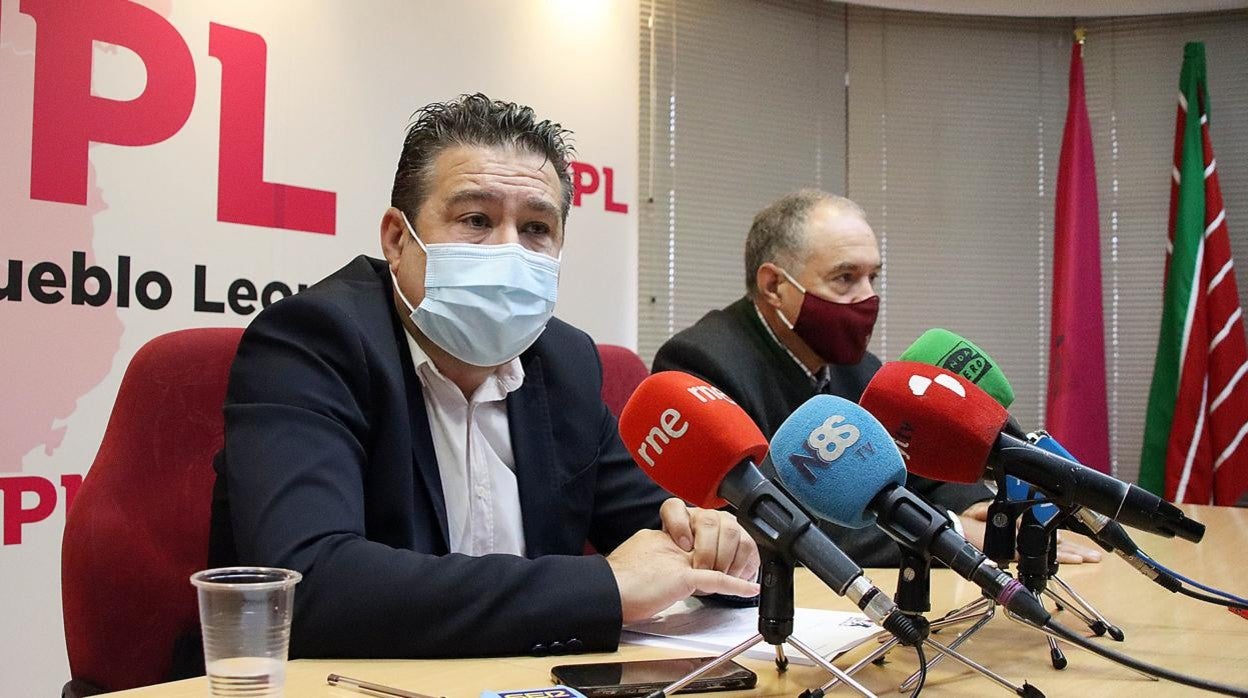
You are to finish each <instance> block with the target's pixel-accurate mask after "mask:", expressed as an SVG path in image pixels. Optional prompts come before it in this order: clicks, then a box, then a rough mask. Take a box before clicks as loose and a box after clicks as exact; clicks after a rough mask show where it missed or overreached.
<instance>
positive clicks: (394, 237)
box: [381, 206, 407, 274]
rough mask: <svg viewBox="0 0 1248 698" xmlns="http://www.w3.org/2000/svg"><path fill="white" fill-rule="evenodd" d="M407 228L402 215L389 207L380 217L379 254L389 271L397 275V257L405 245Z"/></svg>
mask: <svg viewBox="0 0 1248 698" xmlns="http://www.w3.org/2000/svg"><path fill="white" fill-rule="evenodd" d="M406 237H407V226H406V225H404V224H403V214H401V213H399V209H397V208H394V207H393V206H391V207H390V208H388V209H386V212H385V213H384V214H382V216H381V254H382V256H384V257H385V258H386V263H387V264H388V265H390V271H392V272H395V273H396V274H397V273H398V270H399V256H400V255H401V254H402V253H403V246H404V245H405V244H406V241H405V238H406Z"/></svg>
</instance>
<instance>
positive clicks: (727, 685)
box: [550, 657, 758, 698]
mask: <svg viewBox="0 0 1248 698" xmlns="http://www.w3.org/2000/svg"><path fill="white" fill-rule="evenodd" d="M713 659H715V657H688V658H682V659H645V660H639V661H634V662H601V663H598V664H561V665H559V666H557V667H554V668H552V669H551V670H550V678H551V680H552V681H554V682H555V683H560V684H563V685H564V686H570V687H572V688H575V689H576V690H578V691H580V692H581V693H584V694H585V695H586V696H588V697H589V698H597V697H598V696H611V697H612V698H627V697H628V696H647V695H649V694H651V693H653V692H654V691H656V690H658V689H660V688H663V687H664V686H667V685H668V684H670V683H671V682H673V681H675V680H676V679H679V678H682V677H684V676H686V675H688V674H689V673H690V672H692V671H693V670H694V669H697V668H698V667H700V666H703V665H705V664H706V663H707V662H710V661H711V660H713ZM756 683H758V676H757V675H755V674H754V672H752V671H750V670H749V669H746V668H745V667H743V666H741V665H740V664H737V663H736V662H727V663H725V664H722V665H720V666H718V667H716V668H715V669H714V670H712V671H710V672H707V673H705V674H703V675H702V676H699V677H698V678H697V679H696V680H694V681H692V682H690V683H689V684H688V685H686V686H685V687H684V688H682V689H680V691H681V693H685V692H689V693H696V692H700V691H736V690H744V689H748V688H754V684H756Z"/></svg>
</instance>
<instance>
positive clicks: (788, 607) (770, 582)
mask: <svg viewBox="0 0 1248 698" xmlns="http://www.w3.org/2000/svg"><path fill="white" fill-rule="evenodd" d="M759 557H760V558H761V562H762V566H761V569H762V576H761V580H760V584H759V586H760V591H759V595H758V634H757V635H754V636H753V637H751V638H750V639H748V640H746V641H745V642H742V643H741V644H739V645H737V646H736V647H733V648H732V649H729V650H728V651H726V652H724V653H723V654H721V655H719V656H718V657H716V658H715V659H712V660H711V661H709V662H707V663H706V664H703V665H702V666H700V667H698V668H697V669H695V670H693V671H691V672H689V673H688V674H686V675H685V676H683V677H681V678H679V679H677V680H675V681H673V682H672V683H670V684H668V685H667V686H664V687H663V688H661V689H659V690H657V691H655V692H653V693H651V694H649V695H648V696H646V698H666V696H669V695H672V694H673V693H676V692H677V691H679V690H680V689H681V688H683V687H684V686H685V685H686V684H688V683H689V682H690V681H693V680H694V679H696V678H698V677H699V676H701V675H702V674H705V673H706V672H708V671H711V670H712V669H714V668H716V667H718V666H720V665H722V664H725V663H727V662H729V661H731V660H732V659H733V658H735V657H736V656H737V655H739V654H741V653H742V652H745V651H746V650H748V649H750V648H751V647H753V646H755V645H757V644H758V643H760V642H766V643H767V644H769V645H774V646H775V648H776V671H778V672H781V673H783V672H784V671H786V670H787V669H788V666H789V659H788V657H786V656H785V654H784V645H785V643H788V644H789V645H791V646H793V647H794V648H796V649H797V651H798V652H801V653H802V654H804V655H806V657H808V658H809V659H810V660H811V661H812V662H814V663H815V664H818V665H819V666H821V667H823V668H824V669H825V670H826V671H828V672H829V673H831V674H832V675H833V676H835V677H837V678H838V680H841V681H844V682H845V683H846V684H848V685H849V686H850V688H853V689H854V690H855V691H857V692H858V693H859V694H860V695H862V696H865V697H866V698H877V696H876V695H875V694H874V693H872V692H871V691H870V690H869V689H867V688H866V687H865V686H863V685H862V684H860V683H858V682H857V681H855V680H854V679H853V678H852V677H850V675H849V674H848V673H846V672H844V671H841V669H840V668H838V667H837V666H836V665H835V664H832V663H831V662H829V661H828V660H827V659H824V657H823V656H822V655H820V654H819V652H818V651H816V650H815V649H814V648H812V647H810V646H808V645H807V644H806V643H804V642H802V641H801V640H799V639H797V638H796V637H794V636H793V565H791V564H789V563H788V562H785V561H784V560H783V559H781V558H780V556H779V555H777V554H776V553H775V552H774V551H772V550H769V549H768V548H766V547H764V546H760V548H759Z"/></svg>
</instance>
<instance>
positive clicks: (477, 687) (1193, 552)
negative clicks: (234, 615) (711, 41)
mask: <svg viewBox="0 0 1248 698" xmlns="http://www.w3.org/2000/svg"><path fill="white" fill-rule="evenodd" d="M1184 509H1185V510H1186V511H1187V513H1188V514H1189V515H1191V516H1192V517H1193V518H1195V519H1197V520H1199V521H1202V522H1203V523H1205V524H1206V525H1207V526H1208V531H1207V533H1206V535H1205V539H1204V541H1203V542H1202V543H1200V544H1199V545H1193V544H1191V543H1188V542H1186V541H1182V540H1178V539H1173V540H1167V539H1164V538H1159V537H1156V536H1152V535H1149V534H1145V533H1140V532H1135V531H1133V532H1132V535H1133V537H1134V538H1135V540H1136V541H1137V542H1138V543H1139V544H1140V546H1141V548H1142V549H1143V550H1144V551H1146V552H1148V553H1149V554H1150V555H1152V556H1153V557H1154V558H1156V559H1157V560H1158V561H1160V562H1161V563H1162V564H1165V565H1166V566H1167V567H1170V568H1171V569H1174V570H1176V571H1179V572H1182V573H1184V574H1186V575H1188V576H1190V577H1193V578H1194V579H1196V580H1198V581H1201V582H1203V583H1206V584H1210V585H1212V586H1215V587H1218V588H1221V589H1226V590H1227V591H1231V592H1233V593H1238V594H1240V595H1241V596H1242V595H1245V594H1248V575H1246V574H1244V572H1245V570H1246V569H1248V566H1246V565H1245V564H1244V562H1243V555H1244V552H1245V551H1246V550H1248V509H1234V508H1226V507H1195V506H1185V507H1184ZM868 576H869V577H871V579H872V580H873V581H875V582H876V583H877V584H878V585H879V586H880V587H881V588H883V589H885V590H886V591H889V592H891V591H892V590H893V588H894V586H895V584H896V576H897V573H896V571H895V570H884V569H875V570H870V571H869V572H868ZM1060 576H1061V577H1062V579H1064V580H1065V581H1066V582H1067V583H1068V584H1070V585H1071V586H1072V587H1074V588H1075V589H1076V590H1077V591H1078V592H1079V593H1080V594H1081V595H1082V596H1083V597H1084V598H1086V599H1087V600H1088V601H1090V602H1091V603H1092V604H1093V605H1094V606H1095V607H1096V608H1097V610H1099V611H1100V612H1101V613H1102V614H1104V615H1105V616H1106V617H1107V618H1108V619H1109V620H1110V621H1111V622H1113V623H1115V624H1116V625H1118V626H1119V627H1121V628H1122V629H1123V630H1124V632H1125V633H1126V641H1125V642H1113V641H1111V640H1110V639H1109V638H1108V637H1103V638H1098V639H1097V642H1102V643H1105V644H1107V645H1109V646H1111V647H1113V648H1114V649H1117V650H1120V651H1123V652H1126V653H1128V654H1130V655H1132V656H1134V657H1136V658H1137V659H1141V660H1144V661H1147V662H1150V663H1154V664H1158V665H1161V666H1164V667H1166V668H1169V669H1172V670H1177V671H1182V672H1184V673H1187V674H1194V675H1197V676H1201V677H1203V678H1207V679H1214V680H1217V681H1220V682H1222V683H1230V684H1234V685H1237V686H1241V687H1244V688H1246V689H1248V620H1245V619H1243V618H1239V617H1236V616H1234V615H1233V614H1231V613H1230V612H1228V611H1226V610H1225V609H1222V608H1218V607H1216V606H1212V605H1210V604H1206V603H1201V602H1198V601H1195V600H1192V599H1187V598H1184V597H1181V596H1179V595H1176V594H1171V593H1169V592H1167V591H1165V590H1164V589H1162V588H1161V587H1159V586H1157V585H1156V584H1154V583H1152V582H1150V581H1148V580H1147V579H1145V578H1144V577H1143V576H1141V575H1140V574H1139V573H1138V572H1136V571H1135V570H1133V569H1131V568H1130V567H1129V566H1128V565H1127V564H1126V563H1125V562H1123V561H1122V560H1121V559H1119V558H1118V557H1117V556H1112V555H1111V556H1107V558H1106V560H1105V561H1104V562H1102V563H1101V564H1099V565H1076V566H1067V567H1063V568H1062V571H1061V575H1060ZM796 586H797V591H796V594H797V603H798V605H799V606H807V607H815V608H834V609H842V610H854V609H853V606H852V604H850V603H849V602H848V601H846V600H845V599H843V598H839V597H837V596H836V595H834V594H832V593H831V592H830V591H829V590H828V589H827V588H826V587H824V586H823V585H822V584H821V583H820V582H819V581H818V580H817V579H815V578H814V577H813V576H811V575H810V574H808V573H807V572H806V571H805V570H799V572H798V576H797V580H796ZM977 596H978V591H977V589H976V587H974V585H972V584H970V583H969V582H966V581H964V580H962V579H961V578H959V577H957V576H956V575H954V574H952V573H951V572H949V571H948V570H943V569H942V570H935V571H933V575H932V613H931V614H929V617H932V618H934V617H936V615H938V614H940V613H943V612H945V611H947V610H949V609H952V608H956V607H958V606H961V605H963V604H965V603H967V602H969V601H971V600H973V599H975V598H976V597H977ZM1055 618H1056V619H1057V620H1059V622H1061V623H1063V624H1065V625H1066V626H1067V627H1071V628H1075V629H1078V630H1080V631H1086V626H1083V625H1082V624H1080V623H1079V621H1078V619H1076V618H1074V617H1072V616H1071V614H1070V613H1069V612H1060V613H1057V614H1056V615H1055ZM1083 634H1085V635H1087V634H1088V633H1086V632H1084V633H1083ZM942 636H943V637H944V639H943V640H942V641H947V640H948V638H950V637H952V635H951V634H949V632H948V631H946V632H944V633H941V634H940V635H936V636H934V637H936V638H941V637H942ZM742 639H743V640H744V639H745V638H742ZM961 649H962V651H963V652H964V653H965V654H966V655H968V656H969V657H971V658H973V659H975V660H976V661H978V662H980V663H982V664H984V665H986V666H988V667H989V668H991V669H992V670H994V671H996V672H997V673H999V674H1001V675H1003V676H1004V677H1006V678H1007V679H1009V680H1011V681H1014V682H1016V683H1022V681H1024V680H1026V681H1028V682H1029V683H1031V684H1032V685H1034V686H1036V687H1037V688H1039V689H1040V690H1042V691H1044V692H1045V694H1046V695H1047V696H1049V697H1050V698H1053V697H1055V696H1085V697H1088V698H1091V697H1092V696H1097V697H1098V698H1099V697H1100V696H1131V697H1132V698H1138V697H1139V696H1183V695H1211V694H1208V693H1204V692H1199V691H1196V690H1195V689H1191V688H1187V687H1184V686H1180V685H1177V684H1173V683H1169V682H1154V681H1148V680H1146V679H1144V678H1142V677H1140V676H1139V675H1137V674H1135V673H1133V672H1131V671H1129V670H1127V669H1124V668H1122V667H1119V666H1117V665H1115V664H1111V663H1109V662H1107V661H1105V660H1103V659H1101V658H1099V657H1096V656H1093V655H1091V654H1088V653H1086V652H1084V651H1082V650H1079V649H1076V648H1073V647H1068V646H1064V649H1065V652H1066V656H1067V658H1068V659H1069V666H1068V667H1067V668H1066V669H1065V670H1063V671H1057V670H1055V669H1053V668H1052V666H1051V665H1050V664H1049V651H1048V646H1047V644H1046V643H1045V639H1044V636H1043V635H1042V634H1041V633H1039V632H1038V631H1034V630H1028V629H1026V628H1024V627H1022V626H1020V625H1018V624H1017V623H1015V622H1012V621H1010V620H1008V619H1006V618H1004V617H1003V616H1002V615H1001V614H999V613H998V614H997V617H996V618H994V619H993V620H992V622H990V623H989V624H988V625H987V626H986V627H985V628H984V629H983V630H981V631H980V632H979V633H978V634H976V635H975V636H974V637H973V638H972V639H971V640H970V641H969V642H967V643H966V644H965V645H963V646H962V648H961ZM866 651H867V650H866V649H865V648H863V649H862V650H861V651H860V652H857V654H859V655H861V654H862V653H865V652H866ZM687 654H689V653H681V652H673V651H671V650H662V649H657V648H651V647H637V646H625V647H623V648H621V650H620V651H619V652H616V653H613V654H583V655H575V656H571V657H545V658H537V657H502V658H491V659H459V660H297V661H292V662H290V663H289V664H288V667H287V687H286V695H287V696H288V697H290V698H303V697H305V696H307V697H311V698H349V697H351V696H360V695H362V694H360V693H356V692H354V691H351V690H348V689H345V688H334V687H330V686H327V685H326V683H325V677H326V676H327V675H328V674H330V673H338V674H343V675H345V676H350V677H353V678H357V679H363V680H366V681H373V682H376V683H380V684H385V685H389V686H396V687H400V688H404V689H407V690H410V691H417V692H420V693H426V694H431V695H439V696H447V697H448V698H452V697H458V696H471V697H475V696H477V695H478V694H479V693H480V692H481V691H482V690H486V689H489V690H499V689H518V688H532V687H538V686H547V685H549V684H550V667H551V666H553V665H554V664H566V663H580V662H601V661H619V660H633V659H652V658H658V657H665V656H682V655H687ZM854 656H855V653H851V654H850V655H848V656H847V657H843V658H841V659H839V660H837V662H836V664H837V665H838V666H841V667H842V668H844V667H846V666H848V665H849V664H850V663H851V661H852V659H853V658H854ZM741 663H742V664H745V665H746V666H749V667H750V668H751V669H753V670H754V671H755V672H757V673H758V686H757V688H756V689H755V690H753V691H749V692H744V691H742V692H733V693H719V694H717V695H722V696H724V698H732V697H733V696H745V695H753V696H790V697H792V696H796V695H798V694H799V693H801V692H802V691H803V690H804V689H806V688H809V687H813V686H817V685H821V684H822V683H823V682H824V681H826V680H827V678H828V677H827V674H826V673H825V672H823V671H822V670H821V669H818V668H816V667H810V666H797V665H793V666H791V667H790V669H789V671H788V672H786V673H785V674H778V673H777V672H776V670H775V667H774V665H773V664H771V663H770V662H766V661H758V660H751V659H746V660H741ZM915 666H916V664H915V657H914V653H913V651H912V650H908V649H897V650H894V651H893V653H891V654H890V655H889V661H887V662H886V663H885V664H884V665H883V666H877V665H868V666H867V667H866V668H864V669H863V670H862V671H861V672H859V673H858V674H857V675H856V676H855V678H856V679H857V680H859V681H861V682H862V683H863V684H865V685H866V686H867V687H868V688H870V689H871V690H873V691H875V692H876V693H878V694H880V695H882V696H883V695H889V694H891V695H896V689H897V686H898V684H899V683H900V682H901V680H902V679H904V678H905V677H906V676H908V675H909V674H910V672H911V671H913V670H914V668H915ZM112 695H116V696H125V697H134V698H156V697H160V698H191V697H194V698H202V697H203V696H206V695H207V682H206V680H205V679H204V678H202V677H201V678H198V679H192V680H189V681H179V682H176V683H169V684H161V685H159V686H149V687H146V688H141V689H136V690H132V691H123V692H121V693H116V694H112ZM834 695H843V696H849V695H856V694H854V693H853V692H851V691H849V690H848V689H845V688H839V689H837V690H836V691H835V692H834ZM923 695H925V696H993V697H994V698H1000V697H1001V696H1007V695H1009V693H1008V692H1007V691H1006V690H1005V689H1003V688H1001V687H999V686H997V685H996V684H995V683H992V682H990V681H988V680H986V679H984V678H982V677H980V676H979V675H977V674H974V673H972V672H971V671H970V670H968V669H964V668H963V667H962V666H961V665H959V664H956V663H955V662H953V661H951V660H947V659H946V660H945V661H943V662H942V663H941V664H939V665H938V666H937V667H935V668H933V670H932V671H931V673H930V674H929V676H928V681H927V687H926V688H925V689H924V690H923Z"/></svg>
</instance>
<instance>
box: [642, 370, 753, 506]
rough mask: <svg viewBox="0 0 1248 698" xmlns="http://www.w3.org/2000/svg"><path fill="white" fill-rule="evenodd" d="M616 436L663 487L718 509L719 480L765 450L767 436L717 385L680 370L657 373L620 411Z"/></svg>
mask: <svg viewBox="0 0 1248 698" xmlns="http://www.w3.org/2000/svg"><path fill="white" fill-rule="evenodd" d="M620 437H621V438H622V439H624V444H625V445H626V446H627V447H628V450H629V452H630V453H631V454H632V456H633V460H635V461H637V465H638V466H640V467H641V469H642V470H644V471H645V472H646V474H647V475H649V476H650V479H652V480H654V481H655V482H657V483H658V484H659V486H661V487H662V488H663V489H665V490H667V491H668V492H671V493H672V494H674V495H676V496H677V497H680V498H681V499H683V500H685V501H687V502H690V503H692V504H694V505H695V506H699V507H703V508H707V509H718V508H720V507H722V506H724V505H725V504H727V502H725V501H724V499H723V498H722V497H720V496H719V494H718V489H719V484H720V481H721V480H723V479H724V476H725V475H727V474H728V471H729V470H731V469H732V468H733V467H734V466H736V465H737V464H738V463H741V462H742V461H745V460H749V461H750V462H752V463H757V462H759V461H760V460H762V458H763V457H764V456H765V455H767V438H766V437H764V436H763V432H761V431H759V429H758V426H757V425H755V424H754V421H753V420H752V419H750V416H749V415H748V414H746V413H745V410H742V409H741V408H740V407H739V406H738V405H737V403H735V402H733V401H732V399H731V398H729V397H728V396H727V395H725V394H724V392H723V391H721V390H720V389H719V388H716V387H715V386H713V385H710V384H709V383H707V382H706V381H704V380H702V379H700V378H695V377H694V376H691V375H689V374H687V373H681V372H679V371H663V372H661V373H656V374H654V375H652V376H650V377H648V378H646V379H645V380H644V381H642V382H641V385H640V386H638V387H637V390H636V392H634V393H633V395H632V397H630V398H629V399H628V404H626V405H624V411H623V412H621V413H620Z"/></svg>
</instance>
